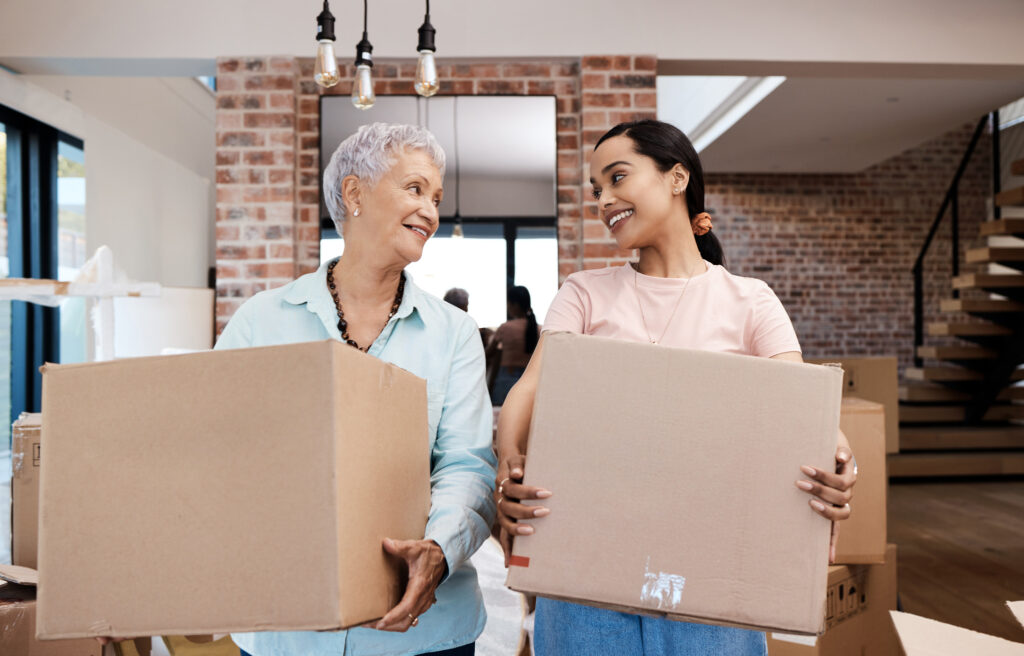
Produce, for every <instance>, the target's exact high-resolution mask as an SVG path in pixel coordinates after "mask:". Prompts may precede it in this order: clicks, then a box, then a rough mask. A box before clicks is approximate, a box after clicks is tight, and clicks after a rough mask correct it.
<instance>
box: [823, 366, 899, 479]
mask: <svg viewBox="0 0 1024 656" xmlns="http://www.w3.org/2000/svg"><path fill="white" fill-rule="evenodd" d="M806 361H807V362H811V363H815V364H825V363H826V362H834V363H836V364H838V365H841V366H842V367H843V395H844V396H846V395H849V396H855V397H857V398H859V399H865V400H867V401H874V402H875V403H881V404H882V405H883V406H885V452H886V453H898V452H899V450H900V413H899V409H900V392H899V375H898V373H897V364H898V363H897V359H896V358H895V357H879V358H807V359H806ZM857 460H858V461H859V460H860V455H858V456H857Z"/></svg>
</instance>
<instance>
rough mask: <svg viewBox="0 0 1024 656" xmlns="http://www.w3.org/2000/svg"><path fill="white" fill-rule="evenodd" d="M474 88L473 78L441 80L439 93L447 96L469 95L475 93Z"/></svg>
mask: <svg viewBox="0 0 1024 656" xmlns="http://www.w3.org/2000/svg"><path fill="white" fill-rule="evenodd" d="M473 88H474V82H473V80H441V89H440V90H439V91H438V93H439V94H441V95H445V96H448V95H459V96H468V95H472V94H473Z"/></svg>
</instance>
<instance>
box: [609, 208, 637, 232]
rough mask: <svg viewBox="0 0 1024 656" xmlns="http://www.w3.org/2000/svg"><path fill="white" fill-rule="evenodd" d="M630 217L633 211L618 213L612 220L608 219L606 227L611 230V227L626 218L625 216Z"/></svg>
mask: <svg viewBox="0 0 1024 656" xmlns="http://www.w3.org/2000/svg"><path fill="white" fill-rule="evenodd" d="M632 215H633V210H622V211H621V212H619V213H618V214H616V215H615V216H613V217H612V218H610V219H608V227H609V228H611V227H612V226H614V225H615V224H616V223H618V222H619V221H621V220H622V219H624V218H626V217H627V216H632Z"/></svg>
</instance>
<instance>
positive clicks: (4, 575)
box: [0, 565, 103, 656]
mask: <svg viewBox="0 0 1024 656" xmlns="http://www.w3.org/2000/svg"><path fill="white" fill-rule="evenodd" d="M37 580H38V579H37V577H36V572H35V570H33V569H30V568H27V567H18V566H11V565H0V654H3V655H4V656H7V655H8V654H10V655H11V656H101V653H102V651H103V649H102V648H101V647H100V644H99V643H98V642H96V641H95V640H91V639H84V640H83V639H79V640H49V641H43V640H37V639H36V582H37Z"/></svg>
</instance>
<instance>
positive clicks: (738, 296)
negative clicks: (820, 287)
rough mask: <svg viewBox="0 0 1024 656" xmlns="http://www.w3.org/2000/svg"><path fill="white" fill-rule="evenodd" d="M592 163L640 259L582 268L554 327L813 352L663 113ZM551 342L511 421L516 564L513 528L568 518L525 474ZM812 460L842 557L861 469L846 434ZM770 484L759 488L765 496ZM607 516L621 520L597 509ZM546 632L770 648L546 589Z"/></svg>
mask: <svg viewBox="0 0 1024 656" xmlns="http://www.w3.org/2000/svg"><path fill="white" fill-rule="evenodd" d="M590 170H591V176H592V177H591V180H590V181H591V183H592V184H593V187H594V192H593V193H594V200H596V201H597V204H598V209H599V211H600V216H601V218H602V221H603V222H604V224H605V226H606V227H607V228H608V230H609V232H610V233H611V235H612V237H613V238H614V239H615V241H616V243H617V244H618V245H619V247H620V248H623V249H628V250H632V249H637V250H638V251H639V260H638V261H637V262H635V263H630V264H626V265H624V266H615V267H607V268H604V269H593V270H589V271H581V272H579V273H574V274H572V275H571V276H569V278H568V279H567V280H566V281H565V284H563V285H562V287H561V289H560V290H559V291H558V294H557V296H556V297H555V300H554V301H553V302H552V304H551V306H550V308H548V312H547V316H546V317H545V326H544V328H545V331H548V330H550V331H568V332H573V333H578V334H585V335H601V336H605V337H609V338H613V339H624V340H628V341H634V342H646V343H656V344H663V345H665V346H671V347H675V348H689V349H700V350H706V351H718V352H727V353H737V354H744V355H749V356H756V357H763V358H774V359H777V360H787V361H791V362H801V361H802V358H801V355H800V344H799V342H798V341H797V336H796V332H795V331H794V329H793V325H792V323H791V321H790V319H789V315H788V314H787V313H786V310H785V308H784V307H783V306H782V303H781V302H780V301H779V299H778V298H777V297H776V296H775V294H774V292H772V290H771V288H769V287H768V285H767V284H765V283H764V282H762V281H760V280H755V279H754V278H744V277H740V276H737V275H734V274H732V273H730V272H729V271H728V270H727V269H726V268H725V267H724V261H725V258H724V255H723V253H722V248H721V245H720V244H719V242H718V240H717V238H716V237H715V236H714V234H713V233H712V232H711V229H712V226H711V215H710V214H708V213H707V212H706V211H705V208H704V173H703V170H702V167H701V164H700V159H699V158H698V157H697V152H696V151H695V150H694V148H693V146H692V144H691V143H690V140H689V139H687V138H686V135H684V134H683V133H682V132H680V131H679V130H678V129H677V128H675V127H674V126H672V125H669V124H667V123H663V122H661V121H653V120H643V121H636V122H633V123H623V124H620V125H618V126H616V127H614V128H612V129H611V130H609V131H608V132H607V133H606V134H605V135H604V136H602V137H601V139H600V140H598V142H597V146H596V147H595V149H594V152H593V155H592V157H591V161H590ZM545 334H546V333H545ZM543 351H544V340H543V339H542V340H541V342H540V344H539V345H538V346H537V349H536V352H535V353H534V355H533V357H532V358H531V360H530V363H529V367H528V368H527V370H526V372H525V374H524V375H523V376H522V377H521V378H520V380H519V382H518V383H517V384H516V385H515V387H514V388H513V389H512V391H511V392H510V393H509V394H508V400H507V401H506V403H505V405H504V406H503V407H502V409H501V415H500V417H499V419H498V452H499V464H498V480H497V481H496V482H497V489H498V494H497V497H498V520H499V522H500V524H501V538H500V539H501V543H502V547H503V548H504V550H505V558H506V563H507V560H508V556H509V554H510V553H511V550H512V540H513V538H514V536H516V535H531V534H533V533H534V532H535V531H543V530H544V525H545V524H546V523H548V522H554V521H558V517H557V516H552V517H548V514H549V513H550V510H549V509H548V508H545V507H543V506H540V505H536V504H535V505H527V504H524V503H522V501H524V500H528V499H529V500H534V499H539V500H543V499H547V498H548V497H550V496H552V495H553V494H557V493H558V491H557V490H547V489H544V488H542V487H536V486H527V485H523V483H522V481H523V474H524V471H525V464H526V450H527V436H528V433H529V426H530V420H531V417H532V413H533V403H534V397H535V395H536V392H537V382H538V379H539V371H540V365H541V359H542V357H543ZM633 393H636V394H642V393H643V391H642V390H634V391H633ZM610 402H614V399H612V400H610ZM737 402H738V403H741V402H742V400H737ZM638 448H642V445H640V444H638ZM800 465H801V463H796V462H795V463H793V474H794V475H797V474H802V475H803V477H804V478H800V479H798V480H795V481H794V484H795V485H796V487H797V488H799V489H800V490H803V491H804V492H806V493H807V494H808V498H807V503H808V509H807V512H815V513H818V514H819V515H821V516H823V517H825V518H827V519H829V520H832V522H833V524H832V526H833V533H832V538H833V539H832V543H831V545H830V553H829V558H830V559H833V558H834V556H835V537H836V534H837V533H836V531H837V523H838V521H840V520H844V519H846V518H848V517H849V516H850V504H849V502H850V499H851V496H852V492H851V488H852V487H853V484H854V483H855V482H856V478H857V475H856V474H857V472H856V464H855V463H854V461H853V454H852V453H851V452H850V448H849V443H848V442H847V440H846V437H845V436H844V435H843V434H842V431H839V435H838V448H837V450H836V456H835V467H834V468H832V467H830V468H828V469H819V468H816V467H810V466H807V465H803V466H800ZM798 467H799V469H798ZM539 482H540V483H543V481H539ZM598 483H601V482H598ZM757 492H758V491H757V490H756V489H750V490H746V493H747V494H749V495H750V497H751V498H752V499H755V500H756V499H757ZM744 511H745V510H744ZM638 512H643V509H642V508H640V509H638ZM738 512H739V511H738ZM751 512H758V511H757V509H756V508H755V509H754V510H752V511H751ZM530 520H536V521H535V522H534V521H530ZM594 521H596V522H602V521H615V518H614V517H599V516H596V517H594ZM822 557H825V554H822ZM596 575H600V573H596ZM535 639H536V642H535V653H536V654H537V655H538V656H551V655H557V656H583V655H590V654H598V653H600V654H638V655H639V654H644V655H645V656H670V655H672V656H675V655H680V656H683V655H690V654H692V655H698V654H700V655H703V654H728V655H730V656H764V655H765V654H766V653H767V645H766V640H765V634H764V633H761V632H759V631H748V630H744V629H738V628H729V627H722V626H714V625H709V624H696V623H688V622H676V621H672V620H668V619H663V618H655V617H645V616H641V615H634V614H630V613H620V612H615V611H611V610H605V609H601V608H594V607H592V606H584V605H580V604H574V603H568V602H564V601H558V600H555V599H549V598H546V597H538V599H537V614H536V621H535Z"/></svg>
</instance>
